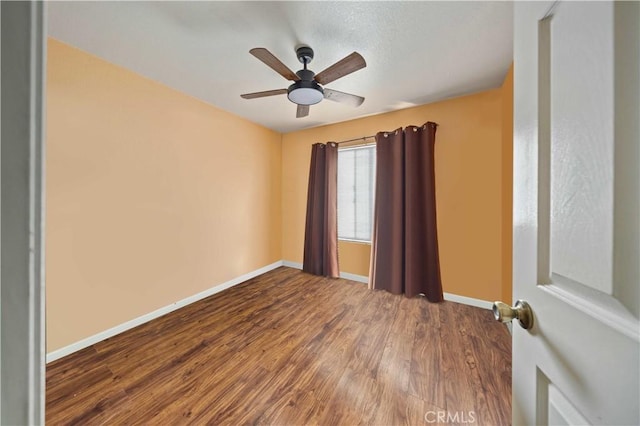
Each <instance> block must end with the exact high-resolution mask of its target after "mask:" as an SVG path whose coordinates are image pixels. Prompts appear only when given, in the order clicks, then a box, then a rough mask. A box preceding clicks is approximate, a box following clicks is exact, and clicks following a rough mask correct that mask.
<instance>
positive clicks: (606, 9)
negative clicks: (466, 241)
mask: <svg viewBox="0 0 640 426" xmlns="http://www.w3.org/2000/svg"><path fill="white" fill-rule="evenodd" d="M514 10H515V21H514V28H515V32H514V63H515V79H514V81H515V87H514V218H513V219H514V246H513V247H514V253H513V262H514V265H513V268H514V269H513V270H514V272H513V273H514V277H513V279H514V281H513V282H514V295H515V296H516V297H517V298H521V299H525V300H527V301H528V302H529V304H530V305H531V307H532V309H533V312H534V326H533V328H532V329H530V330H523V329H521V328H519V327H514V330H513V348H514V349H513V351H514V353H513V409H514V424H585V423H591V424H639V423H640V411H639V408H638V400H640V391H639V388H640V379H639V375H640V369H639V366H640V351H639V342H640V331H639V329H640V323H639V321H638V304H639V303H640V301H639V300H638V294H640V292H639V290H638V289H639V287H640V267H639V266H638V265H639V264H640V249H639V244H638V229H639V228H640V227H639V225H638V223H639V222H640V213H639V210H638V204H639V203H638V200H639V198H640V195H639V194H640V179H639V178H638V176H639V174H638V163H640V158H639V157H638V152H639V151H638V144H639V141H638V135H639V133H638V124H637V123H638V119H637V117H639V116H640V109H639V108H638V105H639V104H640V101H639V100H640V90H638V87H639V85H638V79H639V77H638V75H639V74H640V72H639V71H640V62H639V53H638V52H639V50H638V47H639V46H640V41H639V40H640V39H639V38H636V39H635V41H629V39H630V38H632V36H633V35H637V34H640V30H639V28H638V27H639V26H640V6H639V4H638V3H637V2H634V3H609V2H599V3H587V2H555V3H552V2H522V3H516V4H515V5H514ZM623 82H624V83H625V84H624V87H625V88H626V90H624V89H623V88H622V87H620V86H621V84H622V83H623ZM634 114H635V117H636V120H635V121H633V120H632V119H631V116H633V115H634Z"/></svg>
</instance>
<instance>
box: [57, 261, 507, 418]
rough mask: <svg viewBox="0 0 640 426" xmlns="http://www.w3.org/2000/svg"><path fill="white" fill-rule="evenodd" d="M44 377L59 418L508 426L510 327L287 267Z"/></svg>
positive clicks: (478, 312)
mask: <svg viewBox="0 0 640 426" xmlns="http://www.w3.org/2000/svg"><path fill="white" fill-rule="evenodd" d="M46 385H47V391H46V403H47V405H46V421H47V424H50V425H59V424H80V425H93V424H110V425H119V424H145V425H182V424H197V425H199V424H215V425H227V424H228V425H240V424H272V425H303V424H322V425H356V424H363V425H405V424H408V425H429V424H469V423H475V424H479V425H508V424H510V423H511V338H510V335H509V333H508V332H507V330H506V328H505V327H504V326H503V325H500V324H498V323H497V322H496V321H494V320H493V317H492V315H491V312H490V311H488V310H483V309H479V308H474V307H469V306H465V305H460V304H456V303H452V302H444V303H441V304H431V303H429V302H427V301H426V300H425V299H424V298H413V299H407V298H405V297H403V296H394V295H391V294H389V293H386V292H383V291H370V290H368V289H367V288H366V285H364V284H361V283H355V282H353V281H347V280H342V279H339V280H336V279H326V278H321V277H315V276H312V275H307V274H304V273H302V272H301V271H298V270H295V269H291V268H286V267H281V268H278V269H276V270H274V271H271V272H269V273H267V274H264V275H261V276H259V277H257V278H254V279H252V280H249V281H247V282H245V283H243V284H240V285H238V286H236V287H233V288H231V289H228V290H225V291H224V292H222V293H218V294H216V295H214V296H211V297H209V298H207V299H205V300H202V301H200V302H196V303H194V304H192V305H189V306H187V307H185V308H182V309H180V310H178V311H175V312H172V313H170V314H168V315H165V316H163V317H161V318H158V319H156V320H153V321H151V322H149V323H146V324H144V325H141V326H139V327H136V328H134V329H132V330H129V331H127V332H125V333H122V334H120V335H118V336H115V337H113V338H110V339H107V340H105V341H102V342H100V343H97V344H95V345H93V346H91V347H89V348H86V349H84V350H82V351H79V352H76V353H74V354H72V355H69V356H67V357H65V358H62V359H60V360H58V361H55V362H52V363H50V364H49V365H47V382H46ZM439 412H440V413H442V414H439ZM447 415H448V417H446V416H447ZM425 416H426V417H425Z"/></svg>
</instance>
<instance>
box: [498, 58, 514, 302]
mask: <svg viewBox="0 0 640 426" xmlns="http://www.w3.org/2000/svg"><path fill="white" fill-rule="evenodd" d="M501 91H502V298H501V299H500V300H502V301H503V302H505V303H511V302H513V301H512V300H511V299H512V284H511V283H512V272H513V268H512V251H513V64H512V65H511V67H510V68H509V71H508V72H507V76H506V77H505V79H504V83H502V88H501Z"/></svg>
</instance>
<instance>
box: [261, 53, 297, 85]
mask: <svg viewBox="0 0 640 426" xmlns="http://www.w3.org/2000/svg"><path fill="white" fill-rule="evenodd" d="M249 53H251V54H252V55H253V56H255V57H256V58H258V59H260V60H261V61H262V62H264V63H265V64H266V65H267V66H268V67H270V68H271V69H272V70H274V71H275V72H277V73H278V74H280V75H281V76H283V77H284V78H286V79H287V80H291V81H298V80H300V77H298V76H297V75H296V74H295V73H294V72H293V71H291V70H290V69H289V67H287V66H286V65H285V64H283V63H282V62H280V59H278V58H276V57H275V56H274V55H273V53H271V52H269V51H268V50H267V49H265V48H264V47H256V48H254V49H251V50H250V51H249Z"/></svg>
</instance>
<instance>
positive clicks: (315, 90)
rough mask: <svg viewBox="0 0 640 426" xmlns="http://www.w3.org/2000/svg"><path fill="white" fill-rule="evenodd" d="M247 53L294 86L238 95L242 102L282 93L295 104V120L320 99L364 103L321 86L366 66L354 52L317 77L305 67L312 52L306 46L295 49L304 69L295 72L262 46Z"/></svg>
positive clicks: (307, 112)
mask: <svg viewBox="0 0 640 426" xmlns="http://www.w3.org/2000/svg"><path fill="white" fill-rule="evenodd" d="M249 53H251V54H252V55H253V56H255V57H256V58H258V59H260V60H261V61H262V62H264V63H265V64H266V65H267V66H268V67H270V68H271V69H273V70H274V71H275V72H277V73H278V74H280V75H281V76H283V77H284V78H286V79H287V80H291V81H293V82H294V83H293V84H292V85H291V86H289V87H288V88H287V89H276V90H267V91H264V92H255V93H246V94H244V95H240V96H241V97H242V98H244V99H255V98H263V97H265V96H274V95H284V94H285V93H286V94H287V97H288V98H289V100H290V101H291V102H293V103H294V104H297V105H298V111H297V112H296V117H297V118H301V117H306V116H307V115H309V105H314V104H317V103H318V102H320V101H321V100H322V99H329V100H332V101H335V102H341V103H344V104H347V105H351V106H354V107H357V106H360V105H361V104H362V102H364V98H363V97H362V96H356V95H352V94H350V93H344V92H339V91H337V90H332V89H328V88H323V87H322V86H324V85H325V84H329V83H331V82H332V81H335V80H337V79H339V78H341V77H344V76H345V75H349V74H351V73H352V72H355V71H358V70H359V69H362V68H364V67H366V66H367V64H366V62H365V61H364V58H363V57H362V56H361V55H360V54H359V53H358V52H353V53H352V54H350V55H348V56H346V57H345V58H343V59H341V60H339V61H338V62H336V63H335V64H333V65H331V66H330V67H329V68H327V69H325V70H324V71H322V72H320V73H318V74H315V73H314V72H313V71H311V70H309V69H307V65H308V64H309V62H311V60H312V59H313V49H311V48H310V47H309V46H299V47H298V48H297V49H296V55H297V56H298V60H299V61H300V62H302V64H303V65H304V68H303V69H301V70H300V71H298V72H296V73H294V72H293V71H291V70H290V69H289V68H288V67H287V66H286V65H285V64H283V63H282V62H281V61H280V60H279V59H278V58H276V57H275V56H274V55H273V54H272V53H271V52H269V51H268V50H267V49H265V48H264V47H256V48H255V49H251V50H250V51H249Z"/></svg>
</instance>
